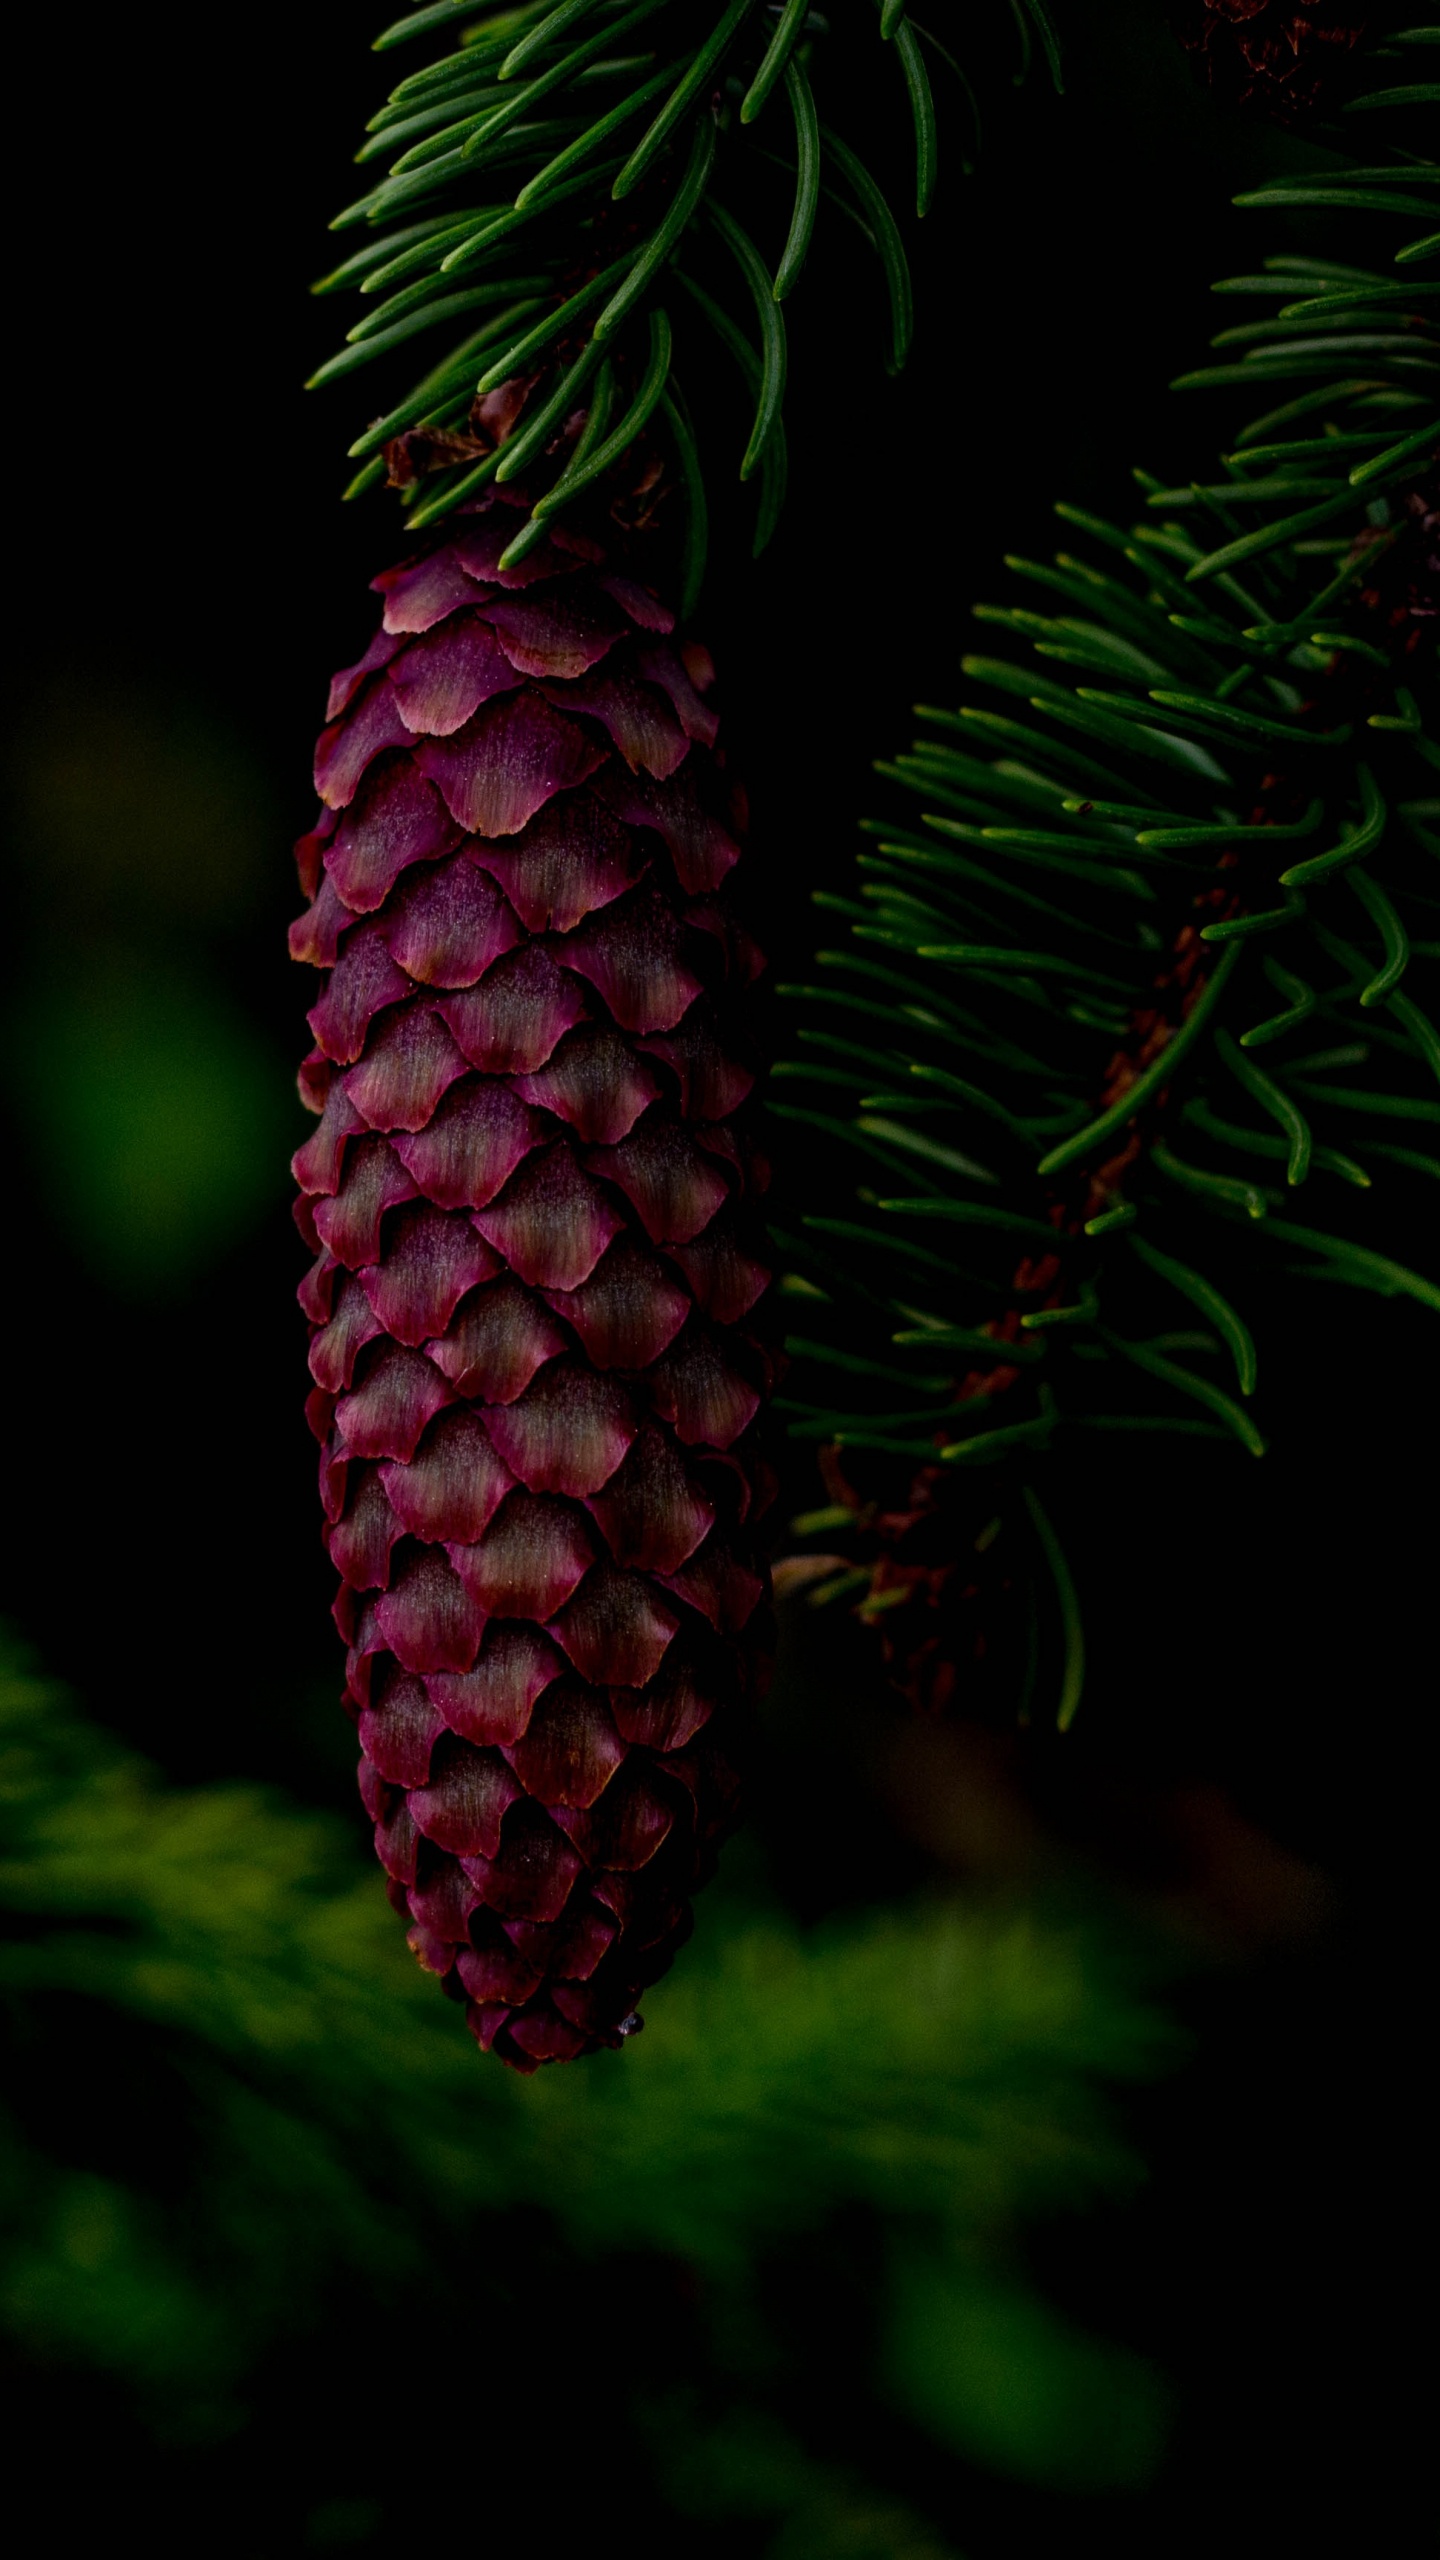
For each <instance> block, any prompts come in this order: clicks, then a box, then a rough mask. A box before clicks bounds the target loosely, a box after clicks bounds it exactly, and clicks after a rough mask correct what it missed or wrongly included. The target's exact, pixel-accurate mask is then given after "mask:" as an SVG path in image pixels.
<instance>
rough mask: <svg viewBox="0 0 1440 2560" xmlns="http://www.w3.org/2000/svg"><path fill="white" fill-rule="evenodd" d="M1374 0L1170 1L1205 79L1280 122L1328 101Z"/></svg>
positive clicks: (1302, 117)
mask: <svg viewBox="0 0 1440 2560" xmlns="http://www.w3.org/2000/svg"><path fill="white" fill-rule="evenodd" d="M1374 14H1375V13H1374V7H1373V5H1370V0H1172V6H1171V16H1172V19H1173V21H1174V25H1175V32H1176V34H1177V35H1178V37H1179V39H1180V42H1181V43H1182V44H1183V46H1184V47H1185V50H1186V52H1187V53H1194V54H1198V55H1199V57H1200V65H1201V68H1202V70H1203V72H1204V76H1205V79H1206V82H1207V84H1208V85H1209V87H1210V88H1212V89H1214V90H1215V91H1216V92H1217V94H1218V95H1219V96H1221V97H1223V98H1226V99H1228V100H1230V102H1231V103H1232V104H1233V105H1236V106H1240V107H1250V108H1254V109H1255V110H1256V111H1257V112H1259V113H1260V114H1262V115H1267V116H1269V117H1270V118H1271V119H1272V120H1273V121H1274V122H1275V123H1277V124H1286V125H1296V124H1304V123H1306V122H1307V121H1308V120H1309V118H1310V117H1311V116H1312V115H1313V114H1314V113H1315V112H1316V110H1317V109H1318V108H1320V107H1321V106H1323V105H1324V103H1325V92H1326V89H1327V87H1328V86H1329V85H1330V83H1331V81H1332V79H1333V76H1334V74H1335V72H1336V71H1337V70H1338V68H1339V66H1340V64H1341V62H1342V61H1343V59H1344V56H1345V55H1346V54H1347V53H1351V52H1353V50H1354V48H1355V46H1356V45H1357V44H1358V43H1359V41H1360V38H1361V37H1362V35H1363V34H1364V32H1365V29H1366V27H1367V25H1368V24H1369V21H1370V19H1371V18H1372V17H1373V16H1374Z"/></svg>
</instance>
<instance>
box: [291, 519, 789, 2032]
mask: <svg viewBox="0 0 1440 2560" xmlns="http://www.w3.org/2000/svg"><path fill="white" fill-rule="evenodd" d="M516 529H517V519H516V517H515V516H514V515H513V514H512V513H510V511H509V508H508V506H507V505H506V504H505V503H504V502H503V501H497V502H495V503H494V504H492V505H490V506H489V507H486V508H484V509H482V510H477V511H475V512H472V513H467V514H465V515H464V516H462V517H461V518H459V519H458V520H456V521H455V522H454V523H453V524H452V526H451V527H450V528H449V529H447V533H446V536H445V538H444V539H443V540H441V541H440V542H439V544H438V546H437V547H436V548H434V549H432V550H430V551H428V552H426V553H424V554H423V555H421V556H419V557H414V558H411V559H409V560H407V561H405V562H404V563H403V564H402V566H401V567H399V568H397V569H392V570H389V571H387V572H386V574H385V575H384V576H383V577H380V578H377V579H376V580H375V582H374V583H375V585H376V587H377V588H378V589H379V590H380V592H381V593H382V594H383V596H384V599H385V608H384V619H383V623H382V625H381V628H380V630H379V631H378V632H377V633H376V635H375V638H374V640H373V641H372V642H371V645H370V647H369V648H368V649H367V651H366V653H365V656H364V657H363V658H362V659H361V661H360V663H359V665H358V666H355V667H351V668H349V669H347V670H346V671H345V673H344V674H342V675H339V676H337V677H336V679H335V682H334V685H333V686H332V688H331V695H330V715H331V718H330V726H329V727H328V728H327V729H326V730H325V732H324V734H323V736H322V737H321V740H320V744H319V748H318V751H317V754H316V760H315V778H316V785H317V788H318V789H319V791H320V794H321V797H322V799H323V800H324V802H325V804H326V807H325V810H324V812H323V813H322V816H321V819H320V823H319V825H318V826H317V827H316V829H315V831H314V833H313V834H311V835H309V836H306V837H304V838H302V840H301V842H300V845H299V847H298V848H297V851H298V858H299V863H300V871H301V880H302V885H303V887H304V889H305V892H306V894H307V896H309V897H310V898H311V899H312V900H313V904H312V905H311V907H310V909H309V911H308V913H307V914H306V915H304V916H302V917H301V918H300V920H299V921H298V923H297V924H296V925H295V926H294V927H293V928H292V931H291V936H290V944H291V949H292V951H293V953H294V955H295V957H296V958H297V959H300V960H308V961H310V962H311V963H313V964H314V965H315V966H317V967H319V968H322V969H324V970H325V972H326V976H325V981H324V985H323V988H322V991H321V995H320V999H319V1002H318V1003H317V1004H316V1005H315V1006H314V1007H313V1008H312V1010H311V1013H310V1017H309V1019H310V1023H311V1026H312V1028H313V1030H314V1033H315V1038H316V1043H317V1046H316V1047H315V1049H314V1050H313V1051H312V1053H311V1055H310V1057H309V1058H307V1060H306V1062H305V1065H304V1067H303V1068H302V1070H301V1076H300V1084H301V1091H302V1093H303V1095H304V1097H305V1099H306V1101H307V1102H308V1103H309V1105H310V1107H311V1108H312V1109H313V1110H315V1111H318V1112H320V1113H321V1120H320V1126H319V1128H318V1129H317V1131H316V1132H315V1135H314V1136H313V1137H312V1138H311V1139H310V1141H309V1143H308V1144H307V1145H306V1146H304V1147H302V1148H301V1149H300V1152H299V1154H298V1155H297V1156H296V1158H295V1174H296V1179H297V1180H298V1182H299V1183H300V1186H301V1190H302V1193H303V1197H302V1198H301V1199H300V1200H299V1201H298V1202H297V1204H296V1216H297V1220H298V1223H299V1225H300V1228H301V1232H302V1234H303V1235H304V1236H305V1238H306V1241H307V1243H309V1244H310V1245H311V1246H312V1247H314V1248H315V1249H316V1250H317V1252H318V1257H319V1258H318V1260H317V1261H316V1263H315V1265H314V1267H313V1269H312V1270H311V1272H310V1273H309V1276H308V1277H307V1279H306V1280H305V1282H304V1284H303V1286H302V1288H301V1291H300V1298H301V1303H302V1305H303V1307H304V1309H305V1312H306V1314H307V1315H308V1316H309V1317H310V1319H311V1323H312V1328H313V1332H312V1340H311V1345H310V1367H311V1370H312V1373H313V1375H314V1378H315V1381H316V1383H315V1388H314V1392H313V1393H312V1395H311V1397H310V1400H309V1405H308V1408H307V1410H308V1413H309V1417H310V1421H311V1425H312V1427H313V1429H314V1431H315V1433H316V1436H317V1438H318V1439H319V1440H320V1443H321V1452H322V1454H321V1461H320V1490H321V1499H322V1502H323V1504H324V1509H325V1517H326V1522H327V1524H328V1525H327V1529H326V1533H325V1534H326V1540H327V1544H328V1547H329V1551H330V1555H331V1558H332V1560H333V1562H334V1563H335V1564H336V1565H337V1566H338V1568H339V1570H340V1572H341V1574H342V1576H343V1577H344V1579H343V1582H342V1586H341V1590H340V1594H339V1597H338V1599H337V1601H336V1604H335V1616H336V1620H337V1623H338V1625H339V1627H340V1631H341V1633H342V1635H343V1636H344V1638H345V1641H346V1644H347V1646H348V1647H349V1655H348V1665H347V1671H348V1680H347V1690H346V1698H347V1704H348V1705H349V1706H350V1709H351V1711H352V1713H354V1714H355V1715H356V1716H357V1717H358V1720H359V1727H360V1739H361V1743H362V1746H363V1749H364V1753H365V1757H364V1758H363V1760H362V1762H361V1767H360V1784H361V1792H362V1794H363V1795H364V1798H365V1802H366V1805H367V1807H368V1808H369V1810H370V1812H371V1814H372V1816H373V1818H374V1821H375V1841H376V1847H377V1850H378V1852H379V1855H380V1858H381V1861H382V1863H383V1865H384V1866H385V1868H386V1870H387V1872H388V1874H389V1876H390V1878H391V1885H390V1893H391V1899H392V1901H394V1902H395V1904H396V1907H397V1909H401V1910H404V1911H406V1912H407V1913H408V1915H409V1917H410V1919H411V1921H412V1923H413V1927H412V1930H411V1936H410V1943H411V1945H412V1947H413V1948H414V1949H415V1952H416V1954H417V1955H418V1956H419V1958H420V1961H421V1963H422V1964H423V1965H425V1966H426V1967H428V1968H429V1969H430V1970H431V1971H433V1972H435V1973H437V1974H439V1975H441V1976H443V1977H444V1978H445V1982H446V1986H447V1988H449V1989H451V1990H452V1991H453V1992H455V1994H456V1996H463V1997H464V1998H465V2000H466V2002H467V2015H468V2018H469V2023H470V2026H471V2028H472V2030H473V2032H474V2034H475V2036H476V2037H477V2039H478V2041H479V2043H480V2044H481V2045H482V2046H484V2047H486V2048H487V2049H488V2048H490V2047H492V2046H493V2048H494V2050H495V2051H496V2052H497V2053H499V2054H500V2055H501V2056H502V2057H503V2058H504V2059H505V2060H506V2061H507V2062H510V2063H512V2064H514V2065H515V2066H516V2067H518V2068H519V2069H521V2070H533V2069H534V2067H535V2065H536V2064H537V2063H538V2062H541V2061H552V2060H560V2059H569V2058H570V2057H572V2056H574V2055H576V2054H580V2053H585V2052H588V2051H591V2050H593V2049H594V2048H595V2047H596V2046H598V2045H614V2044H616V2043H617V2042H618V2041H619V2039H620V2037H621V2036H622V2035H624V2034H626V2033H628V2032H629V2031H630V2030H631V2029H632V2028H633V2027H634V2026H636V2025H638V2024H639V2020H638V2018H636V2017H635V2016H634V2014H633V2012H634V2008H635V2002H636V1999H637V1997H638V1995H639V1993H640V1991H641V1990H642V1989H643V1987H644V1986H645V1985H646V1984H647V1983H649V1982H652V1981H654V1980H655V1978H656V1977H657V1975H659V1974H660V1973H661V1972H663V1971H664V1969H665V1967H666V1966H667V1965H668V1964H669V1962H670V1960H671V1957H672V1956H673V1954H674V1951H675V1948H676V1946H677V1945H678V1944H679V1942H680V1940H681V1938H682V1936H683V1935H684V1934H685V1932H686V1930H687V1929H688V1925H689V1911H688V1896H689V1894H690V1893H691V1892H692V1890H693V1889H694V1887H695V1886H696V1885H697V1884H698V1883H700V1882H702V1881H703V1880H704V1877H705V1876H706V1874H707V1873H708V1872H709V1871H710V1869H711V1867H712V1866H713V1863H714V1855H715V1848H716V1844H717V1841H718V1839H719V1837H720V1835H721V1834H722V1833H723V1831H724V1830H725V1829H726V1827H727V1826H728V1824H729V1821H730V1819H731V1817H732V1811H733V1806H734V1800H735V1793H736V1786H735V1776H734V1765H733V1764H734V1757H735V1740H734V1728H735V1726H736V1724H737V1722H738V1720H739V1718H740V1715H741V1712H742V1708H743V1702H744V1700H745V1698H746V1696H747V1694H748V1691H749V1688H750V1686H751V1685H752V1684H753V1679H754V1669H755V1652H754V1645H755V1633H756V1628H757V1625H758V1623H759V1622H760V1621H763V1619H764V1617H765V1615H766V1612H765V1611H764V1610H762V1609H760V1608H759V1603H760V1602H761V1600H762V1598H763V1597H764V1596H765V1592H766V1582H767V1577H766V1568H765V1565H764V1562H763V1560H762V1558H761V1556H760V1554H759V1551H758V1550H757V1548H756V1546H755V1543H754V1535H753V1531H754V1523H755V1520H756V1517H757V1515H758V1513H759V1512H760V1511H761V1510H762V1509H763V1508H764V1505H765V1502H766V1501H767V1500H768V1499H769V1498H770V1494H771V1490H772V1487H771V1485H770V1482H769V1480H768V1474H769V1471H768V1469H767V1467H766V1465H765V1462H764V1460H763V1458H762V1457H761V1456H760V1454H759V1451H758V1449H757V1427H756V1417H757V1415H758V1414H759V1412H760V1408H761V1404H762V1401H763V1399H764V1397H765V1395H766V1393H767V1391H768V1388H769V1386H770V1384H771V1381H772V1375H773V1370H774V1355H773V1354H772V1352H771V1350H770V1348H769V1347H768V1344H767V1340H766V1325H765V1320H764V1310H763V1308H762V1305H761V1301H762V1299H763V1297H764V1294H765V1292H766V1290H767V1287H768V1285H769V1280H770V1264H769V1262H768V1260H767V1258H766V1252H765V1246H764V1241H763V1237H762V1235H761V1234H760V1233H759V1230H758V1221H757V1217H756V1212H755V1207H754V1202H755V1195H756V1193H757V1191H758V1190H759V1189H760V1188H761V1186H762V1181H763V1169H762V1167H761V1164H760V1160H759V1158H758V1157H757V1155H756V1153H755V1150H754V1148H753V1146H752V1143H751V1141H750V1138H749V1135H748V1132H747V1129H746V1126H745V1121H744V1115H743V1111H742V1106H743V1104H744V1102H745V1098H746V1096H747V1094H748V1093H749V1092H750V1089H751V1086H752V1084H753V1082H754V1074H753V1069H752V1066H751V1064H750V1062H749V1058H748V1052H747V1043H746V1039H745V1033H744V1027H743V1019H742V1017H743V1011H744V991H745V990H746V988H747V987H748V986H749V984H750V983H751V981H752V980H753V979H754V977H755V976H756V974H757V972H758V970H759V968H760V965H761V963H760V959H759V955H758V953H757V952H756V950H755V948H754V945H753V944H752V943H751V941H750V940H749V938H748V936H747V935H746V933H745V932H744V930H743V928H742V927H741V926H740V924H739V923H738V922H737V920H736V918H735V916H734V915H733V913H732V912H731V910H730V907H729V903H728V900H727V897H726V895H725V889H724V884H725V881H726V875H727V874H728V872H729V871H730V869H731V867H732V865H733V864H734V862H735V860H736V858H737V854H738V851H739V846H738V843H737V840H736V831H737V827H738V826H739V824H740V823H741V813H740V810H739V807H738V805H737V804H738V795H737V794H736V793H735V792H734V791H733V789H731V788H730V787H729V786H728V785H727V782H726V778H725V775H724V771H723V757H722V756H721V754H720V753H719V752H718V751H717V750H716V747H715V734H716V721H715V717H714V714H713V712H712V711H711V710H710V709H709V708H708V707H707V705H706V702H705V700H704V695H705V693H706V692H707V691H708V689H709V686H710V683H711V682H712V680H713V670H712V668H711V665H710V661H709V659H708V656H707V655H706V653H705V651H704V650H703V649H699V648H695V647H690V648H686V649H684V650H683V651H682V650H678V649H677V648H676V647H675V646H674V645H673V644H672V642H671V641H670V639H669V638H668V637H667V636H666V635H667V634H668V633H669V632H670V631H671V629H672V625H673V619H674V617H673V616H672V615H671V614H670V613H669V612H668V611H666V609H665V608H664V607H663V606H662V605H661V604H660V603H659V602H658V600H657V599H656V597H655V596H654V595H653V594H652V593H651V591H650V590H649V588H648V587H646V586H644V585H643V584H641V583H640V582H639V581H638V580H637V579H636V578H635V577H634V576H633V575H631V574H627V571H626V568H625V566H624V561H623V555H622V554H621V553H620V552H619V551H618V549H616V548H614V547H612V548H611V550H610V551H609V552H608V553H607V551H605V550H604V549H602V546H601V544H600V543H599V542H596V541H593V540H591V539H589V538H588V537H587V536H584V535H581V534H578V533H576V532H574V531H573V530H571V529H570V528H568V527H565V526H557V527H556V529H555V530H554V532H553V533H552V534H551V535H550V536H549V537H548V538H547V539H546V540H545V541H544V542H543V543H542V544H541V545H540V547H539V548H538V549H537V550H534V551H532V552H531V553H530V554H529V556H528V558H526V559H525V560H524V561H523V562H522V563H521V564H519V565H518V566H516V567H515V568H512V569H510V570H502V569H501V568H500V566H499V560H500V555H501V553H502V552H503V550H504V549H505V546H506V543H507V542H508V541H509V540H510V539H511V537H512V536H513V535H514V533H515V531H516Z"/></svg>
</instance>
